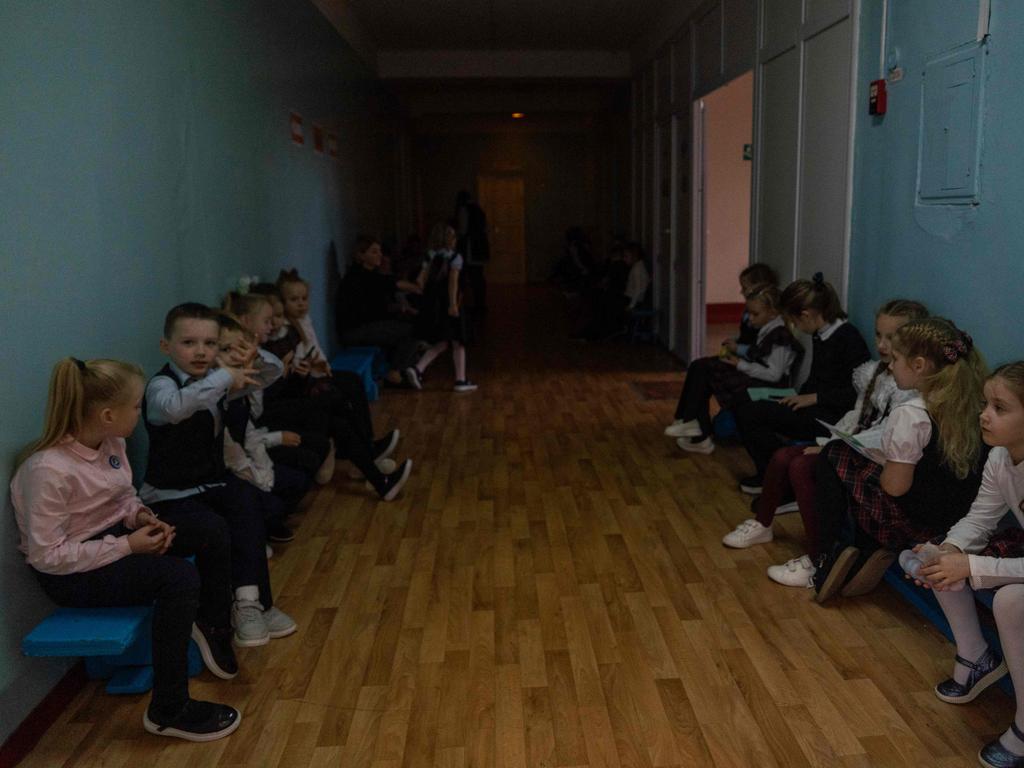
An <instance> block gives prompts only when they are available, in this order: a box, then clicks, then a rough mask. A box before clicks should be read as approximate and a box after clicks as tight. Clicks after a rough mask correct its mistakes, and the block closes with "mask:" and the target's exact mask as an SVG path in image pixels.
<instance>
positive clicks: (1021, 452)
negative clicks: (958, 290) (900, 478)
mask: <svg viewBox="0 0 1024 768" xmlns="http://www.w3.org/2000/svg"><path fill="white" fill-rule="evenodd" d="M984 396H985V406H984V408H983V410H982V411H981V417H980V421H981V438H982V440H983V441H984V442H985V444H986V445H988V446H990V447H991V449H992V450H991V451H990V452H989V455H988V460H987V461H986V462H985V469H984V472H983V473H982V480H981V487H980V489H979V491H978V495H977V497H976V498H975V499H974V502H973V503H972V504H971V508H970V510H969V511H968V512H967V515H966V516H964V518H963V519H962V520H960V521H959V522H957V523H956V524H955V525H954V526H953V527H952V528H951V529H950V530H949V533H947V534H946V538H945V540H944V541H943V542H942V544H941V546H939V547H938V551H937V552H936V551H934V546H932V547H928V548H927V549H930V550H931V552H930V553H928V554H926V553H925V551H924V550H925V549H926V548H925V545H922V544H918V545H917V546H915V547H914V550H913V552H914V554H911V553H907V552H905V553H904V554H903V555H901V557H900V563H901V564H904V567H905V568H909V572H908V576H909V575H916V581H917V583H918V584H919V585H920V586H923V587H925V588H929V589H933V590H934V591H935V597H936V598H937V599H938V601H939V605H940V606H941V607H942V610H943V612H944V613H945V614H946V618H947V619H948V620H949V626H950V629H951V630H952V632H953V640H954V641H955V642H956V657H955V660H954V663H953V676H952V677H951V678H950V679H948V680H945V681H943V682H941V683H939V684H938V685H936V686H935V695H936V696H938V697H939V698H940V699H942V700H943V701H946V702H949V703H950V704H966V703H967V702H969V701H973V700H974V699H975V698H977V697H978V695H979V694H980V693H981V692H982V691H984V690H985V689H986V688H988V687H989V686H990V685H992V684H993V683H995V682H996V681H997V680H999V678H1001V677H1002V676H1003V675H1005V674H1006V672H1007V667H1009V672H1010V679H1011V680H1012V681H1013V689H1014V692H1015V695H1016V698H1017V714H1016V716H1015V717H1014V720H1013V722H1011V723H1010V727H1009V728H1008V729H1007V730H1006V732H1005V733H1003V734H1002V735H1001V736H1000V737H999V738H998V739H996V740H994V741H991V742H989V743H988V744H986V745H985V746H984V747H983V748H982V750H981V752H980V753H979V754H978V759H979V760H980V761H981V764H982V765H987V766H993V767H998V768H1005V767H1006V766H1017V767H1018V768H1020V767H1021V766H1024V631H1022V630H1024V530H1022V529H1021V527H1020V526H1021V525H1024V361H1018V362H1015V363H1009V364H1007V365H1003V366H1001V367H999V368H997V369H996V371H995V373H993V374H992V375H991V376H990V377H989V379H988V381H986V382H985V389H984ZM1007 511H1010V512H1012V513H1013V516H1014V517H1015V518H1016V519H1017V525H1016V526H1012V527H1009V528H1002V529H1000V527H999V524H1000V521H1001V520H1002V519H1003V517H1004V516H1005V515H1006V512H1007ZM907 555H911V556H910V557H909V558H908V557H907ZM908 561H909V562H908ZM922 561H923V562H922ZM912 563H913V565H912ZM965 582H967V583H966V584H965ZM991 588H995V589H996V590H997V591H996V595H995V600H994V601H993V603H992V613H993V614H994V615H995V619H996V627H997V629H998V630H999V642H1000V644H1001V645H1002V655H1001V654H1000V652H999V651H998V650H996V649H994V648H990V647H989V646H988V643H987V642H986V641H985V638H984V637H983V636H982V634H981V626H980V624H979V621H978V604H977V602H976V600H975V595H974V590H975V589H991ZM1003 655H1005V657H1006V660H1005V662H1004V661H1003Z"/></svg>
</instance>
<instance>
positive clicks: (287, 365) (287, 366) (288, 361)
mask: <svg viewBox="0 0 1024 768" xmlns="http://www.w3.org/2000/svg"><path fill="white" fill-rule="evenodd" d="M294 359H295V350H294V349H293V350H292V351H291V352H289V353H288V354H287V355H285V356H284V357H282V358H281V365H283V366H284V367H283V368H282V370H281V376H287V375H288V374H289V373H291V370H292V360H294Z"/></svg>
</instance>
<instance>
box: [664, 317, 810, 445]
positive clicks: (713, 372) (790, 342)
mask: <svg viewBox="0 0 1024 768" xmlns="http://www.w3.org/2000/svg"><path fill="white" fill-rule="evenodd" d="M802 351H803V350H802V348H801V347H800V345H799V344H798V343H797V341H796V339H794V338H793V334H792V333H791V332H790V330H789V328H787V327H786V324H785V322H784V321H783V320H782V318H781V317H776V318H774V319H773V320H771V321H769V322H767V323H765V325H764V326H763V327H762V328H760V329H759V330H758V334H757V337H756V338H755V340H754V343H753V344H750V345H748V346H747V348H746V350H745V351H744V354H743V356H742V357H741V358H740V360H739V362H738V363H737V364H736V365H729V364H728V363H725V362H723V361H722V360H719V359H718V358H717V357H702V358H700V359H698V360H694V361H693V363H691V364H690V366H689V367H688V368H687V369H686V378H685V380H684V381H683V391H682V392H681V393H680V395H679V403H678V405H677V406H676V415H675V417H676V419H682V420H684V421H691V420H696V421H697V422H698V423H699V424H700V428H701V431H702V433H703V435H704V436H705V437H706V436H708V435H710V434H711V416H710V414H709V412H708V398H709V397H710V396H711V395H714V396H715V399H716V400H717V401H718V404H719V405H720V406H721V407H722V408H723V409H732V408H734V407H736V406H737V405H738V404H740V403H743V402H747V401H749V399H750V398H749V397H748V396H747V388H748V387H757V386H761V387H778V386H785V385H786V384H788V383H789V374H790V370H791V369H792V367H793V363H794V362H795V361H796V360H797V359H798V356H799V354H800V353H801V352H802Z"/></svg>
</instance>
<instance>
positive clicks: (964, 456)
mask: <svg viewBox="0 0 1024 768" xmlns="http://www.w3.org/2000/svg"><path fill="white" fill-rule="evenodd" d="M892 346H893V349H895V350H896V351H897V352H899V353H900V354H901V355H903V356H904V357H906V358H914V357H923V358H924V359H925V360H927V361H928V362H930V363H931V364H932V366H933V368H934V372H933V373H931V374H930V375H929V376H927V377H925V378H924V380H923V381H922V382H921V383H920V385H919V386H918V391H920V393H921V395H922V397H924V401H925V404H926V405H927V406H928V413H929V415H930V416H931V417H932V418H933V419H934V420H935V423H936V424H937V425H938V427H939V447H940V448H941V450H942V454H943V458H944V460H945V463H946V466H948V467H949V468H950V469H951V470H953V472H954V474H956V476H957V477H958V478H960V479H961V480H962V479H963V478H965V477H967V475H968V473H969V472H970V471H971V470H972V469H973V468H974V467H975V465H976V464H977V462H978V456H979V455H980V453H981V431H980V430H979V429H978V414H979V413H980V412H981V409H982V402H983V394H982V388H983V387H984V383H985V378H986V376H987V375H988V368H987V366H986V365H985V360H984V359H983V358H982V356H981V354H980V353H979V352H978V350H977V349H975V347H974V341H973V340H972V339H971V337H970V336H969V335H967V334H966V333H964V332H963V331H961V330H960V329H959V328H957V327H956V326H955V325H954V324H953V323H952V321H950V320H947V319H945V318H944V317H928V318H924V319H922V320H912V321H910V322H909V323H906V324H905V325H903V326H900V328H899V330H898V331H896V334H895V335H894V336H893V340H892Z"/></svg>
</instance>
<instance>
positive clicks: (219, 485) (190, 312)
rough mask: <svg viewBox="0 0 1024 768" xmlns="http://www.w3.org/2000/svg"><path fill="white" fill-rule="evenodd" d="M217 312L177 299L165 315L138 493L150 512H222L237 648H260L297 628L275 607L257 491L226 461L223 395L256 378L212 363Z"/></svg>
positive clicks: (238, 393) (244, 388)
mask: <svg viewBox="0 0 1024 768" xmlns="http://www.w3.org/2000/svg"><path fill="white" fill-rule="evenodd" d="M216 318H217V315H216V312H215V311H214V310H212V309H210V308H209V307H206V306H204V305H202V304H196V303H187V304H179V305H178V306H176V307H174V308H173V309H172V310H171V311H170V312H168V313H167V318H166V319H165V321H164V335H163V338H162V339H161V340H160V351H161V352H163V353H164V354H165V355H167V356H168V357H169V358H170V362H169V363H168V364H167V365H165V366H164V367H163V368H162V369H160V371H159V372H158V373H157V374H156V375H155V376H154V377H153V378H152V379H150V380H149V383H148V384H147V385H146V395H145V398H144V400H143V404H142V413H143V418H144V419H145V422H146V431H147V432H148V433H149V460H148V462H147V466H146V477H145V483H144V484H143V486H142V489H141V491H140V492H139V493H140V496H141V497H142V499H143V500H144V501H145V502H146V504H148V505H149V506H150V508H151V509H152V510H153V511H154V512H155V513H156V514H158V515H159V514H160V513H161V511H173V512H174V514H175V515H181V514H187V513H188V512H189V511H196V510H206V511H213V512H216V513H217V514H219V515H221V516H222V517H223V518H224V519H225V520H226V521H227V524H228V530H229V532H230V534H231V581H232V586H233V587H234V591H235V602H234V606H233V608H232V611H231V623H232V624H233V625H234V628H235V634H234V640H235V644H236V645H240V646H245V647H251V646H256V645H265V644H266V643H268V642H269V641H270V638H277V637H284V636H286V635H290V634H291V633H293V632H294V631H295V630H296V625H295V621H294V620H293V619H292V618H291V617H289V616H288V615H287V614H285V613H284V612H283V611H281V610H280V609H278V608H276V607H274V600H273V596H272V594H271V591H270V572H269V570H268V569H267V557H266V530H265V528H264V521H263V517H262V509H263V505H262V503H261V499H260V494H263V493H264V492H263V491H261V490H260V489H258V488H256V487H255V486H253V485H251V484H250V483H247V482H245V481H244V480H241V479H239V478H237V477H235V476H234V475H233V474H231V473H230V472H229V471H228V470H227V469H226V467H225V465H224V422H225V416H226V413H227V408H226V403H227V401H228V400H229V399H233V398H236V397H243V396H244V395H245V394H246V393H247V392H248V391H250V390H251V388H252V387H255V386H259V382H258V381H257V380H256V379H254V378H252V377H253V375H254V374H255V371H254V370H252V369H248V368H236V367H232V366H230V365H226V364H225V363H224V362H223V361H220V360H218V352H219V347H218V344H217V341H218V335H219V331H220V328H219V326H218V324H217V319H216Z"/></svg>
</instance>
